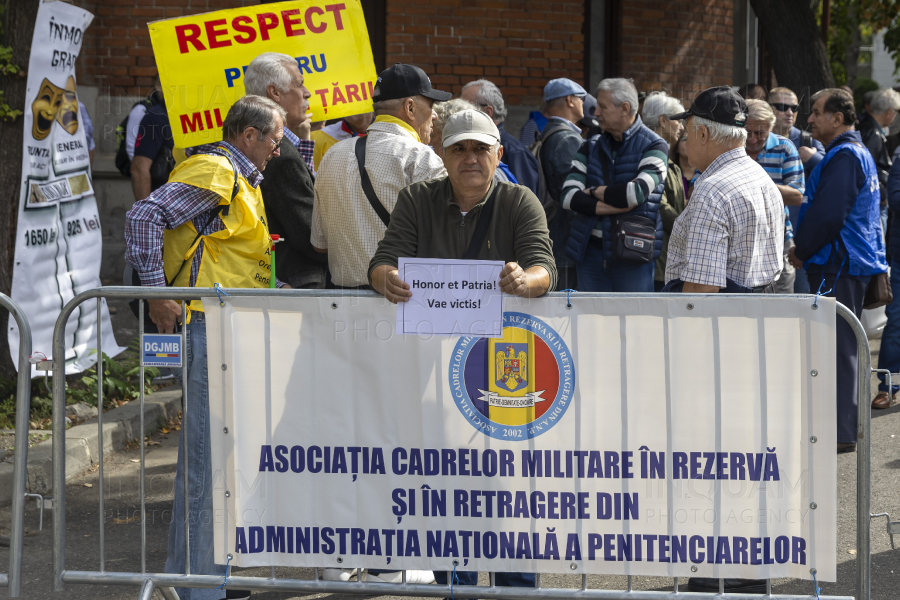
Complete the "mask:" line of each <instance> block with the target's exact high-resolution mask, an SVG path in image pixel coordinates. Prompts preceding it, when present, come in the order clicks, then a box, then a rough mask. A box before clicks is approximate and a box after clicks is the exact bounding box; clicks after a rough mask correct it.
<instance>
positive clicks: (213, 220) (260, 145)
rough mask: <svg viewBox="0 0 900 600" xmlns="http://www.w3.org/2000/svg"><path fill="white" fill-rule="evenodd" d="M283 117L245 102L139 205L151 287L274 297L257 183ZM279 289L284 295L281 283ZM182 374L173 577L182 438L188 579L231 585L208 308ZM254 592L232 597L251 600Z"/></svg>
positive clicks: (171, 304)
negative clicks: (219, 534)
mask: <svg viewBox="0 0 900 600" xmlns="http://www.w3.org/2000/svg"><path fill="white" fill-rule="evenodd" d="M284 117H285V111H284V109H282V108H281V107H280V106H279V105H278V104H276V103H275V102H273V101H272V100H269V99H268V98H262V97H260V96H245V97H244V98H241V99H240V100H238V101H237V102H235V104H234V105H233V106H232V107H231V110H229V112H228V116H227V117H225V123H224V124H223V126H222V137H223V140H222V142H220V143H219V144H216V145H215V146H213V147H211V148H210V149H209V150H207V151H205V152H206V153H199V154H194V155H192V156H191V157H190V158H188V159H187V160H185V161H184V162H182V163H181V164H179V165H178V166H177V167H176V168H175V169H174V170H173V171H172V174H171V176H170V177H169V181H168V183H166V184H165V185H163V186H162V187H160V188H159V189H158V190H156V191H155V192H153V193H152V194H150V195H149V196H148V197H147V198H145V199H143V200H140V201H138V202H136V203H135V205H134V206H133V207H132V209H131V210H130V211H128V213H127V214H126V216H125V218H126V226H125V242H126V251H125V259H126V260H127V261H128V262H129V263H130V264H131V265H132V266H133V267H134V269H135V271H137V273H138V275H139V276H140V280H141V284H142V285H145V286H158V287H165V286H167V285H173V286H175V287H207V288H208V287H214V285H215V284H216V283H218V284H219V285H221V286H222V287H225V288H267V287H269V277H270V269H271V260H270V254H269V248H270V247H271V239H270V237H269V228H268V225H267V224H266V212H265V207H264V205H263V199H262V194H261V193H260V190H259V184H260V182H262V179H263V175H262V171H263V170H264V169H265V168H266V163H268V162H269V160H271V159H272V157H274V156H278V155H279V148H280V145H281V140H282V137H283V136H284V131H283V127H284ZM279 287H283V286H282V285H281V284H279ZM148 304H149V306H150V311H149V312H150V319H151V320H152V321H153V323H154V324H156V326H157V327H158V328H159V331H160V332H161V333H171V332H173V331H174V330H175V327H176V325H177V323H178V322H179V321H180V320H181V306H180V304H179V303H177V302H175V301H172V300H149V301H148ZM186 327H187V339H188V349H187V352H185V356H186V362H185V373H184V376H185V377H187V378H188V394H189V396H188V398H187V408H186V411H185V422H184V426H183V427H182V431H181V434H182V436H181V441H180V445H179V448H178V453H179V457H178V467H177V474H176V478H175V500H174V504H173V511H172V513H173V518H172V523H171V526H170V528H169V549H168V556H167V559H166V572H167V573H184V565H185V552H184V519H185V513H184V508H185V505H184V496H185V489H184V479H183V477H184V475H183V473H182V469H183V464H184V463H183V461H182V455H183V452H184V442H185V434H187V440H188V444H190V446H189V447H188V461H189V464H188V490H187V497H188V502H189V506H188V514H189V515H190V522H191V526H190V540H191V545H190V552H191V557H190V564H191V572H192V573H194V574H198V575H200V574H202V575H218V576H224V574H225V566H224V565H217V564H215V562H214V557H213V523H214V520H213V519H210V518H209V517H208V516H209V515H212V514H213V505H212V464H211V460H210V441H209V436H210V433H209V388H208V384H207V381H208V373H207V368H206V321H205V317H204V312H203V304H202V302H200V301H199V300H194V301H192V302H191V303H190V307H189V310H188V323H187V325H186ZM178 594H179V597H180V598H182V599H184V600H220V599H221V598H224V597H225V592H224V591H223V590H211V589H207V590H203V589H178ZM249 597H250V593H249V592H246V593H244V594H239V595H235V594H234V590H229V592H228V598H249Z"/></svg>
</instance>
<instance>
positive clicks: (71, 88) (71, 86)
mask: <svg viewBox="0 0 900 600" xmlns="http://www.w3.org/2000/svg"><path fill="white" fill-rule="evenodd" d="M56 120H57V121H58V122H59V124H60V125H61V126H62V128H63V129H65V130H66V131H68V132H69V135H74V134H75V132H76V131H78V97H77V96H76V95H75V78H74V77H72V76H71V75H69V80H68V81H66V89H65V91H63V96H62V103H61V104H60V106H59V114H57V116H56Z"/></svg>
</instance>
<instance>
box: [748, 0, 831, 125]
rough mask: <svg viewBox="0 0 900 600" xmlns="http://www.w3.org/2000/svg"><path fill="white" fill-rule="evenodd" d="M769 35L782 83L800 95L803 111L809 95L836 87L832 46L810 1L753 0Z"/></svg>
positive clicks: (776, 69) (774, 64)
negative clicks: (829, 48)
mask: <svg viewBox="0 0 900 600" xmlns="http://www.w3.org/2000/svg"><path fill="white" fill-rule="evenodd" d="M750 4H751V5H752V6H753V10H754V12H756V16H757V17H759V22H760V25H761V26H762V29H763V35H764V36H765V40H766V46H767V47H768V49H769V53H770V54H771V56H772V59H773V60H772V64H773V66H774V70H775V77H776V78H777V79H778V85H779V86H784V87H787V88H790V89H792V90H793V91H794V93H795V94H797V98H798V99H799V100H800V103H801V106H802V108H801V110H803V108H806V109H807V110H808V106H807V102H808V101H809V97H810V96H811V95H812V94H813V93H815V92H817V91H818V90H821V89H823V88H828V87H834V76H833V75H832V73H831V64H830V63H829V60H828V49H827V47H826V46H825V41H824V40H823V39H822V34H821V32H820V31H819V26H818V25H816V15H815V13H814V12H813V10H812V8H810V1H809V0H750Z"/></svg>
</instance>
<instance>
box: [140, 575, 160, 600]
mask: <svg viewBox="0 0 900 600" xmlns="http://www.w3.org/2000/svg"><path fill="white" fill-rule="evenodd" d="M155 589H156V585H154V583H153V581H152V580H150V579H147V580H146V581H144V585H142V586H141V595H140V596H138V600H150V599H151V598H153V591H154V590H155Z"/></svg>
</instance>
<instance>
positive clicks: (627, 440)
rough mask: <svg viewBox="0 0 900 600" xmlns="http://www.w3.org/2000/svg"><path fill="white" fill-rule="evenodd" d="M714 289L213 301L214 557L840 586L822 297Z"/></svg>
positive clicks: (831, 388) (826, 312) (829, 301)
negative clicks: (452, 303)
mask: <svg viewBox="0 0 900 600" xmlns="http://www.w3.org/2000/svg"><path fill="white" fill-rule="evenodd" d="M713 296H714V297H711V298H692V299H691V306H692V307H693V308H692V309H691V310H688V308H687V306H688V305H687V302H685V301H683V300H679V299H677V298H673V299H667V298H651V297H645V298H634V297H628V296H625V297H622V298H608V297H607V298H590V297H588V298H585V297H581V298H579V297H578V296H577V295H573V297H572V302H571V308H570V307H569V306H567V302H566V298H565V296H554V297H544V298H536V299H524V298H519V297H516V296H509V297H507V298H506V299H505V304H506V306H505V310H504V313H503V337H502V338H500V339H485V338H481V337H477V336H471V337H470V336H463V337H459V336H433V337H427V338H426V337H424V336H409V335H398V334H396V333H395V332H394V331H393V329H391V328H390V327H389V326H388V323H389V322H390V320H391V319H392V318H393V314H394V310H395V308H394V306H393V305H391V304H390V303H389V302H388V301H387V300H385V299H384V298H378V297H374V296H371V297H361V298H359V297H353V298H349V297H348V298H330V297H318V298H313V297H307V298H243V297H241V298H238V297H230V298H228V299H227V300H226V303H225V306H220V305H219V303H218V302H210V303H208V307H207V313H206V314H207V316H206V327H207V341H208V357H209V359H208V360H209V411H210V414H209V417H210V423H209V428H210V435H211V444H212V453H211V456H212V458H211V460H212V470H213V471H212V472H213V480H214V484H213V514H214V515H215V519H216V525H215V542H214V545H215V556H216V562H217V563H218V564H225V562H226V560H227V558H226V557H227V556H228V555H229V554H230V555H232V557H233V559H232V561H231V565H232V566H240V567H258V566H269V565H276V566H286V567H345V568H362V567H366V568H372V569H375V568H379V569H433V570H442V571H449V570H452V569H453V567H454V561H458V570H463V571H494V572H497V571H506V572H509V571H513V572H516V571H520V572H532V573H533V572H535V571H537V572H542V573H571V574H576V575H580V574H585V573H587V574H620V575H653V576H660V577H663V576H665V577H741V578H751V579H765V578H770V577H772V578H774V577H799V578H805V579H811V575H810V569H813V568H814V569H816V570H817V576H818V579H819V581H833V580H834V578H835V575H836V573H835V564H836V550H835V549H836V546H837V541H836V533H835V532H836V524H837V512H836V510H837V509H836V507H837V493H836V489H837V487H836V486H837V484H836V481H837V461H836V458H835V452H834V448H835V444H836V443H837V441H836V440H837V435H836V425H835V422H836V421H835V414H836V404H835V383H834V382H835V358H834V357H835V349H834V348H835V346H834V339H835V338H834V331H835V301H834V299H833V298H820V299H819V302H818V310H812V309H811V305H812V303H811V302H809V300H808V299H806V298H802V297H795V296H779V297H771V296H770V297H767V298H761V296H765V295H764V294H752V295H751V294H748V295H746V296H743V297H741V298H734V297H732V298H720V297H715V296H718V295H716V294H714V295H713ZM222 365H227V367H228V368H227V369H226V370H223V369H222V368H221V366H222ZM814 370H815V371H814ZM811 372H817V376H816V377H813V376H812V375H811ZM502 398H509V399H518V400H513V401H509V402H502V401H501V402H494V401H492V400H494V399H497V400H499V399H502ZM532 400H533V403H532V402H531V401H532ZM813 436H815V438H814V439H817V441H816V442H815V443H813V442H811V441H810V438H813ZM812 506H815V508H812Z"/></svg>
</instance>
